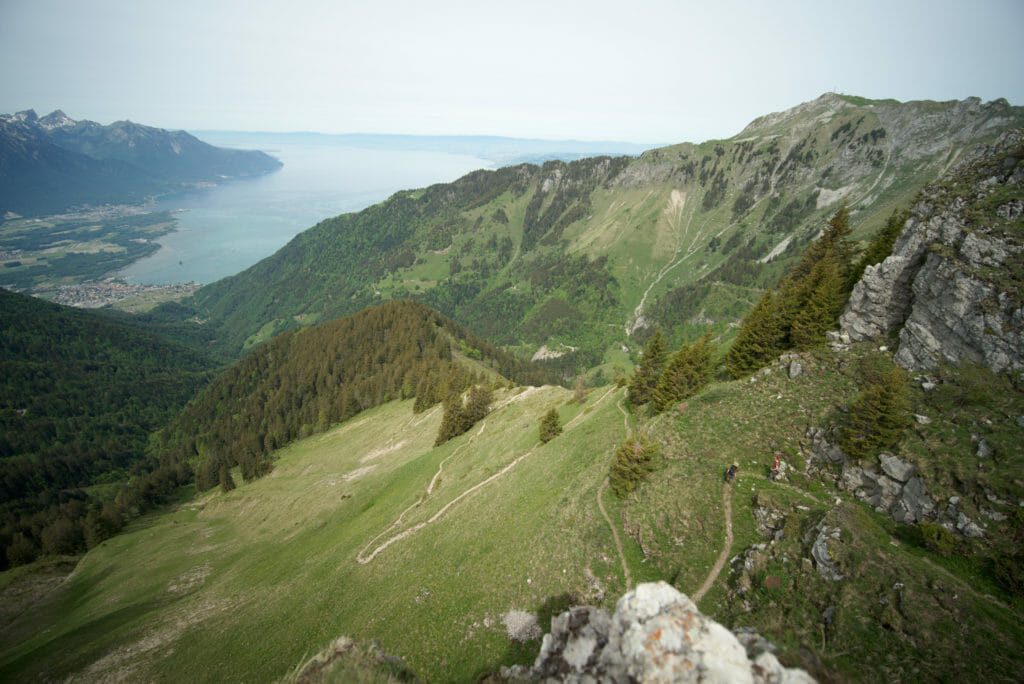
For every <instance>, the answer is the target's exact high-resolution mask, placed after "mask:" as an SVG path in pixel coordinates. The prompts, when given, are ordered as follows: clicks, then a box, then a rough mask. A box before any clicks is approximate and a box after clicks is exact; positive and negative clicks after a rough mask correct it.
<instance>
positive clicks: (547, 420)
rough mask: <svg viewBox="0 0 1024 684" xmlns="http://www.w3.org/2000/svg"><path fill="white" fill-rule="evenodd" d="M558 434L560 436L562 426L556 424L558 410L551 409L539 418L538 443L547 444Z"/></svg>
mask: <svg viewBox="0 0 1024 684" xmlns="http://www.w3.org/2000/svg"><path fill="white" fill-rule="evenodd" d="M560 434H562V426H561V425H559V423H558V410H557V409H551V410H549V411H548V412H547V413H545V414H544V417H543V418H541V421H540V441H541V443H542V444H547V443H548V442H550V441H551V440H553V439H554V438H555V437H557V436H558V435H560Z"/></svg>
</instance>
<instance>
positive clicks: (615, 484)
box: [608, 435, 659, 496]
mask: <svg viewBox="0 0 1024 684" xmlns="http://www.w3.org/2000/svg"><path fill="white" fill-rule="evenodd" d="M658 453H659V449H658V445H657V444H655V443H653V442H651V441H650V440H649V439H647V438H646V437H644V436H643V435H641V436H640V437H629V438H627V439H626V441H625V442H623V443H622V444H621V445H620V446H619V448H618V451H616V452H615V461H614V462H613V463H612V469H611V472H610V473H609V475H608V479H609V483H610V484H611V487H612V491H613V492H615V493H616V494H617V495H618V496H625V495H626V494H628V493H630V492H631V491H633V490H634V489H636V488H637V487H638V486H639V485H640V483H641V482H643V481H644V480H645V479H647V474H648V473H650V472H651V471H653V470H654V469H655V468H656V467H657V456H658Z"/></svg>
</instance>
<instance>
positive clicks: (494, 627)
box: [0, 387, 644, 681]
mask: <svg viewBox="0 0 1024 684" xmlns="http://www.w3.org/2000/svg"><path fill="white" fill-rule="evenodd" d="M619 396H620V395H619V394H617V393H613V392H609V391H608V390H602V391H601V392H600V393H598V392H596V391H595V392H593V393H591V395H590V396H589V397H588V401H587V403H586V404H585V405H579V404H576V403H571V402H569V401H568V400H569V399H570V398H571V393H570V392H568V391H566V390H563V389H559V388H552V387H547V388H541V389H525V390H524V389H519V390H512V391H506V392H500V393H498V394H497V395H496V402H495V406H494V409H493V410H492V412H491V414H490V415H489V416H488V417H487V418H486V419H485V420H484V421H483V422H482V423H481V424H480V425H478V426H477V427H476V428H474V430H473V431H471V432H470V433H468V434H466V435H463V436H462V437H459V438H456V439H454V440H452V441H450V442H448V443H446V444H445V445H443V446H441V447H438V448H433V447H432V446H431V445H432V444H433V440H434V435H435V434H436V432H437V428H438V425H439V422H440V417H441V411H440V409H439V408H438V409H435V410H433V411H431V412H428V413H426V414H422V415H413V413H412V411H411V404H412V402H411V401H405V402H393V403H390V404H387V405H385V406H383V407H380V408H377V409H373V410H371V411H370V412H368V414H367V415H366V416H360V417H358V418H356V419H354V420H353V421H351V422H350V423H347V424H345V425H342V426H340V427H338V428H336V429H335V430H333V431H331V432H329V433H325V434H323V435H319V436H317V437H314V438H311V439H308V440H305V441H302V442H300V443H297V444H295V445H293V446H292V447H289V448H287V449H285V450H283V451H282V452H280V454H279V460H278V461H277V463H276V468H275V470H274V472H273V473H272V474H271V475H270V476H268V477H265V478H263V479H261V480H258V481H255V482H253V483H250V484H248V485H245V486H242V487H240V488H239V489H236V490H234V491H233V492H231V493H229V494H226V495H225V494H221V493H216V494H211V495H208V496H206V497H204V498H203V499H201V500H197V501H191V502H185V503H183V505H182V506H180V507H179V508H178V509H177V510H176V511H174V512H171V513H168V514H167V515H165V516H161V517H154V518H150V519H148V520H145V521H142V522H140V523H138V524H137V526H136V528H135V529H134V530H133V531H131V532H130V533H128V534H122V535H120V536H118V537H116V538H114V539H111V540H108V541H107V542H105V543H104V545H102V546H100V547H98V548H97V549H95V551H94V552H93V553H92V554H90V555H89V556H87V557H86V558H85V559H84V562H83V563H82V564H80V565H79V567H78V569H77V570H76V572H75V573H74V575H73V576H72V577H71V578H69V580H68V582H67V583H66V584H65V585H64V588H62V589H61V590H60V591H59V592H56V593H54V594H52V595H50V597H49V598H48V600H47V601H46V607H45V608H43V607H42V606H37V607H35V608H34V609H33V610H30V611H26V612H25V613H23V614H22V615H21V616H20V617H19V618H18V619H17V620H15V621H14V622H13V623H12V624H11V625H10V626H9V627H8V628H7V629H5V630H4V635H3V642H4V643H6V644H11V645H14V644H18V645H17V646H15V647H14V648H11V649H7V650H5V652H4V654H3V656H2V658H3V663H2V665H0V670H2V672H3V677H4V678H5V679H7V678H24V677H32V678H34V677H38V676H47V677H53V676H63V675H66V674H70V673H72V672H82V673H83V674H84V675H86V676H88V677H103V676H111V675H113V674H114V673H116V672H121V673H125V674H128V675H129V676H131V677H132V678H140V679H146V680H151V679H163V680H171V679H173V680H177V681H180V680H181V679H182V678H185V679H188V680H223V679H239V678H245V679H249V680H267V679H272V678H274V677H277V676H280V675H282V674H284V673H285V672H286V671H288V670H289V669H291V667H292V666H293V665H295V664H296V663H297V662H298V661H300V660H301V659H303V656H305V655H309V654H311V653H312V652H313V651H314V650H318V649H319V647H320V645H321V644H322V643H326V641H328V640H331V639H333V638H334V637H335V636H337V635H338V634H341V633H346V634H352V635H354V636H358V637H365V638H380V639H382V641H383V643H384V644H385V645H386V647H387V648H388V649H390V650H391V652H395V653H401V654H402V655H403V656H404V657H405V658H407V660H408V661H409V664H410V666H411V667H413V669H414V670H415V671H417V672H420V673H423V674H428V673H429V674H430V676H431V677H432V678H434V679H456V680H465V679H469V678H472V677H473V676H475V675H476V674H478V673H480V672H482V671H485V670H487V669H489V668H491V667H493V666H494V665H496V664H497V663H498V662H499V661H504V660H510V659H515V658H518V659H520V660H522V658H523V657H525V656H527V655H528V653H527V649H526V648H523V647H513V646H512V645H510V643H509V641H508V639H507V637H506V635H505V628H504V626H503V625H502V623H501V619H502V615H503V614H505V613H507V612H508V611H509V610H511V609H522V610H528V611H536V610H538V609H540V608H543V607H544V606H545V605H547V606H548V610H549V611H550V610H551V609H552V607H553V606H558V607H562V606H563V605H564V604H566V603H567V601H568V599H567V598H566V594H573V595H575V596H579V597H584V596H591V597H593V595H594V592H595V591H597V589H592V588H591V585H590V584H588V579H587V573H588V570H589V572H590V573H592V574H593V576H594V577H595V578H596V580H595V581H594V582H595V583H599V584H600V591H602V592H607V593H608V595H609V596H613V595H617V594H619V593H621V592H622V591H623V588H624V581H623V577H622V575H621V564H620V562H619V559H618V555H617V552H616V550H615V546H614V542H613V539H612V536H611V532H610V530H609V528H608V526H607V524H606V523H605V522H604V520H603V518H602V517H601V515H600V512H599V510H598V508H597V492H598V489H599V487H600V483H601V481H602V480H603V478H604V476H605V473H606V471H607V467H608V462H607V458H606V454H608V453H610V449H611V447H612V446H613V445H614V444H615V443H616V441H617V440H619V439H620V438H621V437H622V434H623V430H624V426H623V415H622V413H620V411H619V409H618V408H617V407H616V401H617V400H618V399H619ZM552 406H554V407H557V408H558V409H559V412H560V414H561V415H562V418H563V421H564V425H565V430H564V432H563V434H562V435H561V436H560V437H558V438H556V439H555V440H553V441H552V442H550V443H548V444H547V445H545V446H539V445H538V439H537V425H538V423H539V420H540V417H541V415H543V413H544V412H546V411H547V410H548V409H549V408H550V407H552ZM488 478H493V479H491V480H490V482H489V483H487V484H482V483H485V482H487V481H488ZM431 484H433V488H432V489H429V488H430V487H431ZM474 487H476V489H473V488H474ZM428 490H429V493H428ZM605 496H606V502H607V504H608V505H610V506H613V511H614V510H616V509H617V506H616V505H615V504H614V502H612V501H611V500H610V499H609V498H608V495H607V494H606V495H605ZM409 531H411V532H409ZM403 532H409V533H408V536H405V537H400V536H399V535H401V534H402V533H403ZM567 538H568V539H571V540H572V543H569V544H567V543H566V540H567ZM389 542H390V544H389ZM627 552H628V554H629V555H628V558H629V560H630V563H631V565H632V566H633V568H634V569H633V573H634V575H633V576H634V581H635V578H637V577H639V576H643V574H644V573H643V571H642V569H641V568H640V567H639V566H638V557H637V556H636V549H635V548H634V547H632V546H629V545H627ZM371 557H372V559H371ZM360 558H362V559H364V560H368V562H366V563H361V562H360V561H359V559H360ZM638 573H639V574H638ZM65 589H66V591H65ZM58 615H59V616H60V618H59V621H56V622H54V623H53V629H50V630H47V631H46V632H45V633H44V632H42V631H39V627H40V626H41V625H42V624H44V623H49V622H50V620H54V619H55V618H56V617H57V616H58Z"/></svg>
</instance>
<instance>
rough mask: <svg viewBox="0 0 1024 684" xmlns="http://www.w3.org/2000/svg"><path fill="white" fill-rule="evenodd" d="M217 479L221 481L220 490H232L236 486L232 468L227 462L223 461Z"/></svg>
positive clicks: (225, 491)
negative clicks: (230, 468)
mask: <svg viewBox="0 0 1024 684" xmlns="http://www.w3.org/2000/svg"><path fill="white" fill-rule="evenodd" d="M217 479H218V480H219V481H220V490H221V491H222V492H224V493H227V492H230V491H231V490H232V489H234V488H235V478H233V477H231V470H229V469H228V466H227V464H226V463H222V464H221V466H220V471H219V472H218V473H217Z"/></svg>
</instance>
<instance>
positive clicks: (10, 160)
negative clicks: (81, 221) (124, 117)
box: [0, 110, 281, 216]
mask: <svg viewBox="0 0 1024 684" xmlns="http://www.w3.org/2000/svg"><path fill="white" fill-rule="evenodd" d="M280 166H281V163H280V162H279V161H277V160H276V159H273V158H272V157H270V156H268V155H266V154H264V153H263V152H257V151H253V150H228V149H220V148H216V147H213V146H211V145H208V144H206V143H204V142H202V141H200V140H198V139H197V138H195V137H194V136H192V135H189V134H188V133H186V132H184V131H166V130H163V129H160V128H153V127H150V126H142V125H139V124H134V123H131V122H129V121H118V122H115V123H112V124H110V125H109V126H101V125H100V124H98V123H95V122H93V121H77V122H76V121H73V120H72V119H70V118H68V117H67V116H66V115H65V114H64V113H63V112H61V111H60V110H58V111H55V112H52V113H50V114H48V115H46V116H44V117H42V118H40V117H38V116H37V115H36V113H35V112H34V111H32V110H28V111H25V112H19V113H17V114H14V115H2V116H0V188H2V191H0V216H6V215H7V214H8V213H14V214H20V215H38V214H44V213H56V212H59V211H63V210H65V209H68V208H70V207H72V206H75V205H84V204H88V205H99V204H106V203H133V202H140V201H142V200H144V199H146V198H147V197H148V196H151V195H153V194H157V193H163V192H169V191H172V190H175V189H181V188H182V187H183V186H184V185H185V184H195V183H203V182H216V181H219V180H223V179H225V178H235V177H240V176H249V175H260V174H264V173H268V172H270V171H273V170H274V169H277V168H280Z"/></svg>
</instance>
